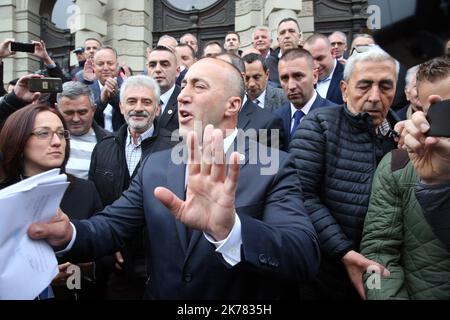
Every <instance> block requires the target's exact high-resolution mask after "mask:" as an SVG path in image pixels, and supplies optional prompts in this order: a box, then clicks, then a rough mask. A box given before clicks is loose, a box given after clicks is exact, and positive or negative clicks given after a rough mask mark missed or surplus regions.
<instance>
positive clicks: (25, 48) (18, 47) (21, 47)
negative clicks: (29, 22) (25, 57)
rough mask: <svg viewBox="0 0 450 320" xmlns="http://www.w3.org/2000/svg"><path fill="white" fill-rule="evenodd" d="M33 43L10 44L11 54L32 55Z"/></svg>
mask: <svg viewBox="0 0 450 320" xmlns="http://www.w3.org/2000/svg"><path fill="white" fill-rule="evenodd" d="M34 49H35V44H34V43H21V42H11V52H30V53H34Z"/></svg>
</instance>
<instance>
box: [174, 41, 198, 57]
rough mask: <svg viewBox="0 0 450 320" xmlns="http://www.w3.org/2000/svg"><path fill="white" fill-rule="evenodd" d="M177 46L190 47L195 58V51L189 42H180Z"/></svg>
mask: <svg viewBox="0 0 450 320" xmlns="http://www.w3.org/2000/svg"><path fill="white" fill-rule="evenodd" d="M175 48H189V49H190V51H191V53H192V57H193V58H195V51H194V49H193V48H192V47H191V46H190V45H188V44H187V43H180V44H179V45H177V46H176V47H175Z"/></svg>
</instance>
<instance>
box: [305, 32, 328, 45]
mask: <svg viewBox="0 0 450 320" xmlns="http://www.w3.org/2000/svg"><path fill="white" fill-rule="evenodd" d="M320 39H322V40H323V41H325V44H327V46H328V47H331V43H330V39H328V37H327V36H326V35H324V34H322V33H314V34H312V35H310V36H309V37H308V39H306V41H305V43H304V44H305V45H306V44H309V45H313V44H314V43H316V41H317V40H320Z"/></svg>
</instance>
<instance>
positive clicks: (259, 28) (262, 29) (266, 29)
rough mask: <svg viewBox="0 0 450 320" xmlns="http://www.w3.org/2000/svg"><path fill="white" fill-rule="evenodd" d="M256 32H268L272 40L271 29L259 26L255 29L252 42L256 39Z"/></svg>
mask: <svg viewBox="0 0 450 320" xmlns="http://www.w3.org/2000/svg"><path fill="white" fill-rule="evenodd" d="M256 31H265V32H267V33H268V34H269V39H272V35H271V34H270V29H269V28H268V27H266V26H257V27H255V29H253V32H252V40H253V38H254V37H255V33H256Z"/></svg>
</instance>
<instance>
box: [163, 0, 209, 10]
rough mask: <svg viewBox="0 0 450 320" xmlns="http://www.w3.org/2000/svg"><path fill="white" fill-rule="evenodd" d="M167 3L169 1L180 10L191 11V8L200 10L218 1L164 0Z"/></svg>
mask: <svg viewBox="0 0 450 320" xmlns="http://www.w3.org/2000/svg"><path fill="white" fill-rule="evenodd" d="M166 1H167V2H168V3H170V4H171V5H172V6H174V7H175V8H178V9H180V10H184V11H191V10H202V9H205V8H207V7H209V6H211V5H212V4H214V3H215V2H218V1H217V0H196V1H189V0H187V1H186V0H166Z"/></svg>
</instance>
